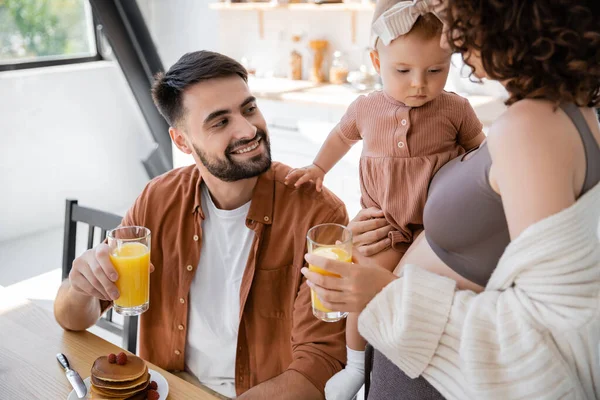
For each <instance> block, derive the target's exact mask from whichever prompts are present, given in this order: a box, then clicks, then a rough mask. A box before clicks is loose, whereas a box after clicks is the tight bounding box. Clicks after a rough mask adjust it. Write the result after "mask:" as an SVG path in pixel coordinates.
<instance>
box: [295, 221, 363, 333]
mask: <svg viewBox="0 0 600 400" xmlns="http://www.w3.org/2000/svg"><path fill="white" fill-rule="evenodd" d="M306 240H307V245H308V252H309V253H312V254H315V255H318V256H320V257H325V258H329V259H332V260H337V261H343V262H347V263H351V262H352V232H351V231H350V230H349V229H348V228H346V227H345V226H343V225H338V224H321V225H317V226H314V227H312V228H311V229H310V230H309V231H308V233H307V235H306ZM308 269H309V270H310V271H314V272H318V273H319V274H321V275H326V276H335V277H338V278H339V275H337V274H334V273H331V272H328V271H325V270H324V269H321V268H319V267H316V266H314V265H311V264H309V265H308ZM310 295H311V300H312V309H313V315H314V316H315V317H317V318H319V319H320V320H322V321H325V322H336V321H339V320H341V319H342V318H345V317H346V316H347V315H348V313H347V312H344V311H336V310H330V309H328V308H327V307H325V306H324V305H323V304H322V303H321V300H320V299H319V297H318V296H317V294H316V293H315V291H314V290H312V289H311V291H310Z"/></svg>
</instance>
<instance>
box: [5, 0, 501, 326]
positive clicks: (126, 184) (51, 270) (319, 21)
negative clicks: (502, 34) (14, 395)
mask: <svg viewBox="0 0 600 400" xmlns="http://www.w3.org/2000/svg"><path fill="white" fill-rule="evenodd" d="M338 1H339V0H337V1H336V0H333V1H332V0H329V1H327V0H326V1H311V2H277V1H272V2H230V1H228V2H215V1H214V0H138V1H135V0H89V1H88V0H0V110H1V116H2V118H0V187H1V188H2V192H1V193H2V196H0V286H2V287H5V288H7V289H9V290H14V291H16V292H19V294H20V295H21V296H25V297H28V298H30V299H32V300H34V301H36V302H37V303H39V304H41V305H42V306H44V307H46V308H48V309H51V308H52V300H53V298H54V296H55V294H56V290H57V288H58V286H59V285H60V282H61V264H62V261H63V243H64V226H65V201H66V199H77V200H78V201H79V204H80V205H85V206H88V207H93V208H97V209H100V210H104V211H109V212H113V213H116V214H118V215H123V213H124V212H125V211H126V210H127V208H128V207H129V205H130V204H131V203H132V202H133V201H134V199H135V198H136V196H137V195H138V194H139V192H140V191H141V189H142V188H143V187H144V185H145V184H146V183H147V182H148V180H149V179H151V178H153V177H154V176H157V175H158V174H161V173H163V172H165V171H168V170H170V169H172V168H177V167H179V166H182V165H186V164H189V163H191V162H192V160H191V158H189V157H187V156H185V155H183V154H181V153H179V152H178V151H177V150H175V151H174V150H173V147H172V146H171V144H170V141H169V138H168V132H167V129H168V127H167V125H166V123H165V122H164V121H163V120H162V119H161V118H160V116H159V115H158V113H157V112H156V110H155V109H154V107H153V105H152V103H151V99H150V96H149V89H150V84H151V80H152V76H153V74H155V73H156V72H158V71H161V70H165V69H168V68H169V67H170V66H171V65H172V64H173V63H174V62H175V61H177V59H178V58H179V57H180V56H181V55H183V54H184V53H186V52H188V51H195V50H200V49H208V50H214V51H219V52H221V53H224V54H227V55H229V56H231V57H233V58H235V59H237V60H239V61H240V62H242V63H243V64H244V65H245V66H246V67H247V69H248V70H249V72H250V73H251V75H252V76H251V80H250V88H251V90H252V91H253V93H254V94H255V96H256V97H257V98H258V104H259V107H260V108H261V110H262V111H263V113H264V115H265V117H266V118H267V122H268V124H269V128H270V134H271V141H272V147H273V150H272V153H273V158H274V159H275V160H277V161H281V162H284V163H286V164H289V165H291V166H294V167H297V166H302V165H305V164H307V163H310V162H311V161H312V159H313V157H314V155H315V154H316V152H317V150H318V148H319V146H320V145H321V143H322V142H323V140H324V139H325V137H326V136H327V134H328V133H329V131H330V130H331V128H333V126H334V125H335V124H336V123H337V121H338V120H339V119H340V117H341V116H342V115H343V114H344V111H345V109H346V107H347V106H348V105H349V104H350V103H351V102H352V101H353V100H354V99H355V98H356V97H357V96H359V95H360V94H361V93H366V92H368V91H371V90H374V89H378V88H379V87H380V85H379V79H378V77H377V76H376V74H374V71H373V69H372V67H371V65H370V60H369V58H368V43H369V29H370V22H371V17H372V13H373V9H374V4H373V3H372V2H370V1H360V0H359V1H348V2H338ZM465 76H468V71H467V70H466V69H465V67H464V66H463V65H462V63H461V61H460V57H457V58H454V59H453V68H452V71H451V74H450V77H449V79H448V84H447V89H448V90H451V91H454V92H457V93H459V94H461V95H463V96H466V97H467V98H468V99H469V100H470V102H471V104H472V105H473V107H474V108H475V110H476V112H477V114H478V116H479V117H480V119H481V120H482V122H483V123H484V125H485V126H486V129H487V126H489V123H490V122H491V121H492V120H493V119H494V118H495V117H496V116H497V115H499V114H500V113H501V112H502V111H503V110H504V106H503V103H502V101H503V99H504V97H505V93H504V90H503V89H502V88H501V87H499V85H496V84H494V83H491V82H486V83H484V84H481V83H472V82H470V81H469V79H468V78H465ZM360 151H361V148H360V145H357V146H355V148H353V150H352V151H351V153H350V154H349V155H348V156H347V157H346V158H345V159H344V160H343V161H342V162H340V163H339V164H338V165H337V166H336V168H335V169H334V170H333V171H332V172H331V173H330V174H328V176H327V180H326V182H325V183H326V185H328V187H329V188H330V189H332V190H333V191H334V192H335V193H336V194H337V195H338V196H339V197H341V198H342V200H344V202H345V203H346V205H347V207H348V210H349V213H350V214H351V215H354V214H355V213H356V212H357V211H358V209H359V207H360V206H359V197H360V191H359V186H358V167H357V166H358V158H359V155H360ZM86 234H87V232H85V231H83V230H82V231H81V232H79V233H78V236H79V241H78V243H79V244H81V246H80V247H79V250H78V254H79V253H80V252H81V251H83V250H84V249H85V240H86ZM92 329H99V328H92Z"/></svg>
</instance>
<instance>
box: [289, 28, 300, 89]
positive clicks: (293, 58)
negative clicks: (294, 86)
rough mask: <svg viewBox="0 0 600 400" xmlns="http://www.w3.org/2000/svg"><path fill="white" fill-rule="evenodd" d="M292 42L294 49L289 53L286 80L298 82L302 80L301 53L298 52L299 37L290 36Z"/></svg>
mask: <svg viewBox="0 0 600 400" xmlns="http://www.w3.org/2000/svg"><path fill="white" fill-rule="evenodd" d="M292 42H293V43H294V48H293V49H292V52H291V53H290V60H289V67H288V79H292V80H295V81H299V80H301V79H302V53H300V50H299V48H298V47H299V46H298V44H299V42H300V36H299V35H294V36H292Z"/></svg>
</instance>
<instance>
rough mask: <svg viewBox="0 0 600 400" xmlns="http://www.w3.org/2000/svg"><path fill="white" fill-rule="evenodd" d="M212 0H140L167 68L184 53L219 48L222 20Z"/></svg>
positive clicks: (141, 7)
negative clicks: (212, 4) (220, 20)
mask: <svg viewBox="0 0 600 400" xmlns="http://www.w3.org/2000/svg"><path fill="white" fill-rule="evenodd" d="M212 2H214V1H213V0H138V5H139V7H140V10H141V11H142V14H143V15H144V18H145V20H146V24H147V25H148V27H149V29H150V33H151V35H152V38H153V40H154V43H155V45H156V47H157V49H158V53H159V55H160V57H161V59H162V62H163V65H164V66H165V68H167V69H168V68H169V67H170V66H171V65H173V64H174V63H175V62H176V61H177V60H178V59H179V57H181V56H182V55H183V54H185V53H187V52H190V51H196V50H213V51H222V50H220V49H219V47H218V41H217V38H218V36H219V26H220V24H219V19H218V14H217V12H216V11H213V10H210V9H209V8H208V5H209V4H210V3H212Z"/></svg>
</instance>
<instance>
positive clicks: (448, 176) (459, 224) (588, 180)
mask: <svg viewBox="0 0 600 400" xmlns="http://www.w3.org/2000/svg"><path fill="white" fill-rule="evenodd" d="M561 108H562V110H563V111H564V112H565V113H566V114H567V115H568V116H569V118H570V119H571V121H573V124H574V125H575V127H576V128H577V131H578V132H579V134H580V136H581V140H582V142H583V145H584V149H585V157H586V176H585V181H584V184H583V188H582V191H581V194H580V196H581V195H583V194H585V193H586V192H587V191H589V190H590V189H591V188H593V187H594V186H596V185H597V184H598V183H599V182H600V147H599V146H598V142H597V141H596V140H595V138H594V135H593V134H592V131H591V130H590V128H589V126H588V125H587V123H586V121H585V118H584V117H583V114H582V113H581V111H580V110H579V108H577V107H576V106H575V105H574V104H566V105H562V106H561ZM464 158H465V157H464V156H463V157H458V158H456V159H454V160H452V161H450V162H449V163H448V164H446V165H445V166H444V167H443V168H442V169H440V171H439V172H438V173H437V174H436V176H435V177H434V179H433V180H432V182H431V187H430V188H429V195H428V198H427V204H426V206H425V212H424V221H425V235H426V238H427V241H428V243H429V244H430V245H431V248H432V249H433V251H434V252H435V253H436V254H437V255H438V256H439V257H440V258H441V259H442V261H444V262H445V263H446V264H447V265H448V266H449V267H450V268H452V269H453V270H454V271H456V272H458V273H459V274H460V275H461V276H463V277H465V278H467V279H469V280H471V281H473V282H475V283H477V284H479V285H481V286H485V285H486V284H487V281H488V280H489V278H490V276H491V275H492V272H493V271H494V269H495V268H496V265H497V264H498V261H499V260H500V256H501V255H502V253H503V252H504V249H505V248H506V246H508V244H509V243H510V236H509V233H508V224H507V222H506V217H505V215H504V208H503V206H502V200H501V198H500V196H499V195H498V194H497V193H496V192H494V190H493V189H492V188H491V186H490V185H489V177H488V174H489V170H490V167H491V165H492V160H491V157H490V153H489V150H488V148H487V145H486V144H483V145H482V146H481V147H480V149H479V150H478V151H477V152H476V153H475V154H473V156H472V157H469V158H467V159H466V160H465V159H464ZM365 356H366V374H367V375H366V376H367V377H369V376H370V373H369V371H371V367H372V379H371V381H370V384H369V383H367V386H370V388H368V389H367V390H368V400H400V399H411V400H412V399H419V400H438V399H443V397H442V395H441V394H440V393H439V392H438V391H437V390H436V389H435V388H434V387H433V386H431V384H430V383H429V382H427V380H425V378H423V377H422V376H420V377H418V378H416V379H410V378H409V377H408V376H406V374H404V372H402V370H400V368H398V367H397V366H396V365H394V364H393V363H392V362H391V361H390V360H388V359H387V358H386V357H385V356H384V355H383V354H381V353H380V352H379V351H377V350H374V351H373V347H371V346H370V345H369V346H367V351H366V354H365Z"/></svg>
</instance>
